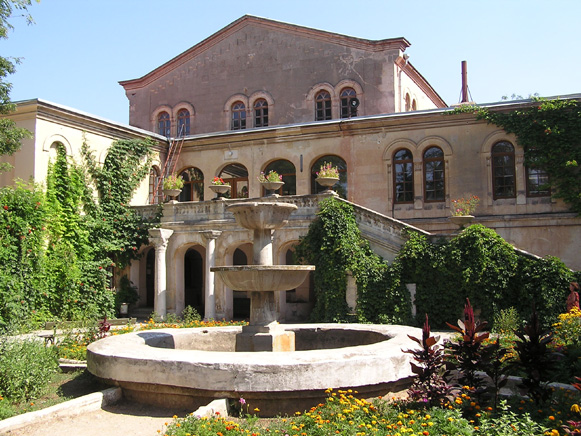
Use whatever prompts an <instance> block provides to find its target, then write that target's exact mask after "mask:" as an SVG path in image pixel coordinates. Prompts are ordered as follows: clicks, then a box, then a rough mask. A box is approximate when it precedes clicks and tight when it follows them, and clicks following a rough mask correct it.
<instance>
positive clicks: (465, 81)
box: [460, 61, 469, 103]
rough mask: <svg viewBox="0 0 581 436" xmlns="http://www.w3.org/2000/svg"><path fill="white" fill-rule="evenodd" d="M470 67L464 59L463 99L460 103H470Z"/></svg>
mask: <svg viewBox="0 0 581 436" xmlns="http://www.w3.org/2000/svg"><path fill="white" fill-rule="evenodd" d="M468 101H469V100H468V67H467V63H466V61H462V99H461V101H460V103H468Z"/></svg>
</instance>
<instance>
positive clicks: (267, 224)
mask: <svg viewBox="0 0 581 436" xmlns="http://www.w3.org/2000/svg"><path fill="white" fill-rule="evenodd" d="M295 210H297V205H296V204H290V203H279V202H276V203H274V202H256V201H253V202H244V203H235V204H232V205H230V206H228V212H232V213H233V214H234V218H235V219H236V222H237V223H238V224H239V225H241V226H242V227H244V228H245V229H250V230H276V229H280V228H281V227H284V226H286V225H287V224H288V217H289V216H290V214H291V213H293V212H294V211H295Z"/></svg>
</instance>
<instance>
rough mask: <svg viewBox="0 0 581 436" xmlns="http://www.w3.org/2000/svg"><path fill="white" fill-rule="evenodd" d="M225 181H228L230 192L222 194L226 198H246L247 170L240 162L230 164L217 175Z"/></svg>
mask: <svg viewBox="0 0 581 436" xmlns="http://www.w3.org/2000/svg"><path fill="white" fill-rule="evenodd" d="M218 177H220V178H221V179H223V180H224V182H226V183H230V186H231V189H230V193H229V194H228V193H227V194H224V197H226V198H248V170H247V169H246V167H245V166H244V165H242V164H230V165H228V166H226V167H224V169H223V170H222V171H220V174H219V176H218Z"/></svg>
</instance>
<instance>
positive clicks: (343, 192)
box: [311, 155, 347, 199]
mask: <svg viewBox="0 0 581 436" xmlns="http://www.w3.org/2000/svg"><path fill="white" fill-rule="evenodd" d="M326 163H330V164H331V165H332V166H334V167H337V169H338V170H339V183H337V184H335V186H333V190H334V191H335V192H336V193H337V194H339V196H340V197H341V198H345V199H346V198H347V163H346V162H345V161H344V160H343V159H341V158H340V157H339V156H335V155H327V156H323V157H321V158H319V159H317V160H316V161H315V163H314V164H313V166H312V167H311V193H313V194H317V193H319V192H322V191H325V190H326V189H327V188H326V187H324V186H321V185H319V184H318V183H317V182H316V178H317V173H318V172H319V170H320V169H321V166H323V165H325V164H326Z"/></svg>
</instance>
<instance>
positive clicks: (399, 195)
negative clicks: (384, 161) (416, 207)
mask: <svg viewBox="0 0 581 436" xmlns="http://www.w3.org/2000/svg"><path fill="white" fill-rule="evenodd" d="M393 190H394V192H393V197H394V202H395V203H411V202H413V201H414V161H413V155H412V153H411V151H409V150H407V149H405V148H404V149H402V150H399V151H396V152H395V154H394V155H393Z"/></svg>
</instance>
